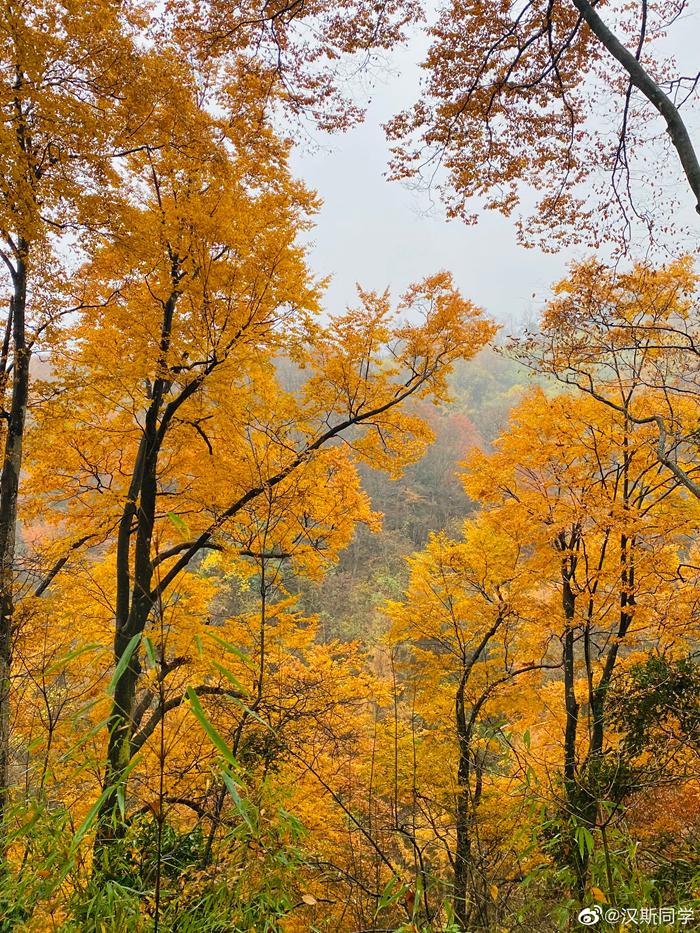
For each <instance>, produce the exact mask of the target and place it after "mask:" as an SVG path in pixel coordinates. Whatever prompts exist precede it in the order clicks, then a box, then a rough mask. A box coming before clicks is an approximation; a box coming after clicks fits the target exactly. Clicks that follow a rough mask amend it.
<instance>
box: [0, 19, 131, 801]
mask: <svg viewBox="0 0 700 933" xmlns="http://www.w3.org/2000/svg"><path fill="white" fill-rule="evenodd" d="M133 26H134V10H133V8H132V7H131V6H130V5H128V4H127V5H126V6H124V7H123V8H119V9H118V8H117V7H111V6H109V5H104V4H102V3H87V4H83V5H81V6H80V8H77V7H75V8H74V7H70V8H68V7H64V6H61V5H57V4H55V3H53V2H46V3H38V4H32V5H31V8H27V7H26V6H25V5H17V4H16V3H14V2H9V3H6V4H4V6H3V12H2V35H3V42H2V53H1V55H2V70H3V75H4V77H3V81H2V84H1V85H0V102H1V107H2V113H3V119H2V124H1V125H0V156H1V161H2V175H1V176H0V237H1V238H2V247H1V248H0V258H1V259H2V261H3V264H4V266H3V271H4V273H5V276H4V278H3V279H2V280H0V281H1V284H2V288H3V300H8V311H7V314H6V316H5V319H4V338H3V342H2V350H1V352H0V370H1V371H0V397H1V399H2V415H3V419H2V426H3V430H2V445H3V450H4V455H3V461H2V464H3V465H2V471H1V473H0V819H1V818H2V817H3V814H4V812H5V808H6V805H7V794H8V787H9V783H10V776H9V738H10V737H9V721H10V720H9V717H10V710H9V702H10V701H9V694H10V680H11V665H12V643H13V637H14V628H15V624H16V619H15V590H16V585H17V580H18V577H19V576H20V567H19V566H18V561H17V523H18V515H19V485H20V474H21V471H22V465H23V448H24V436H25V426H26V419H27V407H28V402H29V394H30V393H29V390H30V381H31V373H32V368H31V359H32V354H33V353H36V352H37V351H38V350H40V349H42V348H46V347H47V346H50V344H51V339H52V336H53V334H54V333H55V331H56V328H57V327H58V325H59V323H60V320H61V318H62V317H63V316H65V315H66V314H68V313H70V311H71V310H73V308H72V306H71V303H70V301H69V300H68V296H67V294H66V290H65V282H66V278H67V276H68V275H69V268H70V262H69V260H68V259H67V256H66V249H67V245H68V238H69V237H71V238H72V243H73V245H74V247H75V248H76V249H79V248H80V242H81V239H82V238H83V237H84V236H85V234H86V232H88V231H89V229H90V226H93V227H95V226H99V224H100V223H101V222H103V221H104V218H105V216H106V215H107V214H108V207H107V205H108V204H109V194H110V188H111V186H112V185H113V184H114V183H115V181H116V178H117V176H116V174H115V172H114V169H113V165H112V163H111V161H110V157H111V156H113V155H114V153H115V147H114V131H115V127H116V126H118V125H119V119H120V118H119V117H117V116H116V115H115V114H116V112H118V111H119V110H120V109H121V108H120V101H121V100H122V99H124V98H128V97H129V94H128V91H127V88H128V86H129V82H130V80H132V79H133V77H134V73H133V68H132V64H133V60H134V58H135V50H134V47H133V43H132V35H133ZM136 84H138V82H136ZM134 91H135V93H136V98H138V87H135V88H134ZM136 112H138V109H137V111H136ZM121 116H122V118H123V114H122V115H121ZM77 300H78V302H79V303H80V301H81V299H80V298H79V297H78V299H77ZM59 569H60V568H59ZM49 582H50V581H49ZM44 588H45V587H44Z"/></svg>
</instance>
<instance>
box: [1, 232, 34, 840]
mask: <svg viewBox="0 0 700 933" xmlns="http://www.w3.org/2000/svg"><path fill="white" fill-rule="evenodd" d="M18 254H19V255H18V259H17V263H16V266H15V270H14V273H13V276H12V278H13V295H12V299H11V308H10V314H11V316H12V345H13V373H12V394H11V399H10V407H9V411H8V412H7V413H6V419H7V428H6V430H7V433H6V436H5V450H4V459H3V464H2V471H1V472H0V827H1V825H2V823H3V822H4V819H5V817H6V813H7V807H8V802H9V797H10V677H11V667H12V638H13V627H14V608H15V606H14V574H15V552H16V534H17V498H18V492H19V476H20V472H21V469H22V442H23V439H24V425H25V421H26V414H27V400H28V395H29V361H30V350H29V348H28V347H27V343H26V336H25V313H26V303H27V267H26V263H27V243H26V242H25V241H24V240H20V241H19V244H18ZM0 834H1V835H0V845H1V844H2V841H3V840H4V832H3V831H2V829H1V828H0Z"/></svg>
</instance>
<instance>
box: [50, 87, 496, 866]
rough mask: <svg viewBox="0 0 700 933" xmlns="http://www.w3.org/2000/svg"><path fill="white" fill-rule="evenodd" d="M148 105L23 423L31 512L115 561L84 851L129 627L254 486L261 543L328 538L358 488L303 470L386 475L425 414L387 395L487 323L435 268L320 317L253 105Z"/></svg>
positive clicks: (112, 792) (119, 719)
mask: <svg viewBox="0 0 700 933" xmlns="http://www.w3.org/2000/svg"><path fill="white" fill-rule="evenodd" d="M248 87H249V85H248V83H247V82H246V86H245V88H244V91H245V90H246V89H247V88H248ZM168 107H169V104H168ZM154 119H161V120H162V121H163V132H164V133H167V134H168V136H169V138H170V139H171V141H172V142H171V146H168V147H164V148H156V147H152V146H149V147H147V148H145V149H139V150H138V151H136V152H134V153H132V154H131V155H130V156H129V157H128V162H127V164H128V167H129V172H130V176H131V189H130V191H131V192H133V193H132V194H130V198H129V200H128V201H127V202H125V203H124V204H123V206H122V208H121V210H120V212H119V213H116V211H115V219H114V223H115V226H116V228H117V235H116V236H115V238H114V240H113V242H111V243H107V244H105V246H104V248H103V249H101V250H100V251H98V252H97V253H96V254H95V258H94V259H93V260H92V261H91V262H89V263H88V264H87V265H86V267H85V268H84V269H83V270H82V272H81V274H80V277H79V281H80V283H81V284H80V287H81V289H82V290H84V291H85V292H86V293H87V294H89V295H91V296H94V299H93V300H92V302H91V304H92V305H93V306H96V308H97V310H96V311H95V312H92V313H90V314H86V315H83V316H82V318H81V319H80V320H79V322H78V323H77V324H76V326H75V327H74V328H73V329H72V330H70V331H68V332H67V333H66V340H67V341H69V343H66V345H65V346H66V349H65V351H64V352H65V354H66V363H65V364H64V366H63V368H62V371H61V373H60V374H57V376H56V379H55V380H54V382H53V383H52V384H51V386H50V387H49V391H50V395H51V398H49V399H47V402H46V404H45V405H43V406H42V408H41V415H40V416H39V417H38V419H37V423H36V431H37V432H38V433H40V434H41V436H42V445H41V449H40V450H39V448H37V454H38V456H37V462H36V466H35V468H34V475H35V482H36V483H37V484H38V485H39V486H40V487H43V488H51V489H52V490H53V493H52V495H51V497H50V498H49V500H48V502H47V503H46V504H47V506H49V508H51V507H53V508H55V507H56V506H57V505H58V504H59V503H65V504H66V505H67V511H65V512H64V511H63V510H62V511H60V512H58V511H55V512H54V513H53V518H54V520H55V521H57V522H58V523H59V524H60V525H64V526H65V527H66V528H67V529H70V532H69V533H70V534H71V535H72V536H75V534H76V533H77V530H78V528H80V529H82V531H81V534H83V533H87V532H86V529H87V528H88V527H89V528H90V533H91V534H94V536H95V537H94V539H93V540H92V542H91V543H92V545H93V547H97V546H98V545H100V546H102V547H107V548H108V549H109V553H110V555H111V556H110V560H112V561H113V562H114V582H113V593H114V600H115V646H114V670H115V674H114V677H115V681H114V684H113V689H114V704H113V708H112V712H111V714H110V718H109V721H110V728H109V736H110V738H109V749H108V753H107V762H106V771H105V776H104V787H103V806H102V818H101V823H100V833H99V836H98V851H101V850H104V847H105V846H106V845H107V843H108V842H109V841H110V840H111V839H112V838H113V837H114V835H115V832H116V835H119V833H120V832H121V831H122V829H123V820H120V819H119V818H118V813H119V808H118V807H117V792H119V794H123V786H124V783H125V779H126V775H127V773H128V771H129V769H130V766H131V762H132V759H133V756H134V754H136V752H137V751H138V750H139V748H140V741H138V740H137V739H136V737H135V736H136V731H135V710H136V703H137V690H138V687H139V684H140V681H141V674H142V671H141V662H140V658H141V655H142V641H143V638H144V634H145V633H146V631H147V627H148V626H149V624H152V622H153V618H154V615H153V614H154V613H155V612H157V611H160V610H159V609H158V607H159V606H162V605H164V604H167V602H168V600H169V599H174V598H175V596H174V588H175V586H176V585H177V586H180V585H182V580H183V579H189V577H188V573H189V570H190V568H191V567H194V566H195V565H194V564H193V562H194V561H195V559H199V558H200V557H201V556H202V554H204V553H205V552H207V551H211V550H215V551H220V550H222V549H227V548H231V550H232V551H233V553H234V555H235V559H236V560H238V559H239V558H240V555H241V554H246V553H250V554H251V555H252V556H253V557H255V556H257V555H256V554H255V553H254V552H253V551H251V543H250V535H251V533H252V530H253V529H254V528H256V527H257V524H258V522H259V521H260V520H261V519H260V514H259V510H260V509H264V508H266V503H267V501H268V498H267V497H268V496H269V495H270V494H271V493H272V492H273V491H275V492H276V496H275V499H274V501H275V502H276V503H277V502H284V503H285V511H286V514H287V515H290V516H291V518H290V519H288V520H285V521H282V519H281V518H280V517H279V515H276V517H275V519H274V521H273V527H274V529H275V532H274V534H271V535H270V539H269V542H268V545H267V546H268V548H269V549H270V552H271V553H286V552H288V550H289V547H290V544H291V543H294V542H298V541H303V540H306V541H307V542H310V543H314V544H315V547H316V550H317V549H318V547H319V541H318V539H319V538H322V537H323V536H325V537H326V538H327V539H328V540H327V542H326V546H327V547H328V550H329V553H330V554H332V553H334V552H336V551H337V549H338V548H339V547H340V546H342V545H343V544H344V543H346V542H347V540H348V537H349V533H350V531H351V529H352V526H353V524H354V522H355V521H357V520H361V519H362V517H363V515H364V514H365V512H366V505H365V504H364V499H363V498H362V497H361V496H360V497H359V498H358V499H357V502H356V504H355V505H353V504H352V503H351V501H350V500H348V503H347V518H346V519H344V523H343V524H340V523H339V524H338V525H335V524H333V521H334V520H333V519H332V518H331V517H328V518H325V517H323V504H322V503H320V502H318V501H314V498H313V496H314V489H315V484H318V483H322V486H321V488H323V489H324V490H325V494H326V496H328V494H329V493H330V491H331V490H332V489H334V488H338V489H339V490H340V489H343V488H344V489H346V490H347V493H346V495H348V496H349V495H350V490H351V489H352V481H351V477H352V469H353V467H352V464H353V462H354V461H364V462H368V463H371V464H373V465H376V466H378V467H380V468H384V469H387V470H389V471H391V472H392V473H394V474H395V473H396V472H398V470H400V468H401V466H402V465H403V464H406V463H408V462H410V461H411V460H412V459H414V458H415V457H416V456H418V455H419V453H420V452H421V450H422V449H423V447H424V445H425V443H426V442H427V440H428V439H429V432H428V431H427V429H426V428H425V427H424V425H423V423H422V422H421V421H420V419H418V418H417V417H416V416H413V415H411V414H408V413H405V412H402V410H401V406H402V403H404V402H405V401H406V400H407V399H409V398H415V399H420V398H425V397H428V396H429V395H433V396H435V397H436V398H441V397H442V396H443V395H444V393H445V392H446V377H447V374H448V372H449V369H450V365H451V363H452V362H453V361H454V360H455V359H457V358H460V357H465V356H467V357H468V356H469V355H471V354H472V353H474V352H476V351H477V350H478V349H479V348H480V347H481V346H482V345H483V344H484V343H485V342H486V341H487V340H488V339H489V337H490V336H491V334H492V333H493V327H492V326H491V325H490V324H488V323H487V322H486V321H484V320H483V318H482V317H481V315H480V313H479V312H478V311H477V310H476V309H475V308H474V307H473V306H472V305H470V304H469V303H468V302H466V301H464V300H463V299H462V298H461V297H460V296H459V294H458V293H457V292H456V290H455V289H454V287H453V285H452V283H451V280H450V278H449V276H448V275H446V274H439V275H436V276H433V277H432V278H429V279H427V280H426V281H425V282H424V283H422V284H420V285H416V286H414V287H412V288H411V289H410V290H409V292H408V293H407V295H406V296H405V298H404V299H403V301H402V303H401V305H400V308H401V309H402V310H403V311H404V312H406V314H409V315H415V317H416V319H417V320H418V321H419V323H417V324H414V325H408V324H402V323H400V322H396V323H394V321H393V320H392V317H393V315H392V311H391V308H390V302H389V297H388V295H386V294H385V295H373V294H369V293H364V292H361V293H360V299H361V306H360V308H359V309H358V310H354V311H349V312H348V313H347V314H346V315H343V316H340V317H338V318H336V319H335V320H334V321H333V323H332V324H331V325H330V326H329V327H328V328H325V329H324V328H321V327H320V326H319V325H318V324H317V323H316V322H315V321H314V319H313V314H314V312H315V310H316V294H317V290H316V288H315V287H314V285H313V284H312V283H310V282H309V280H308V276H307V274H306V271H305V268H304V256H303V251H302V250H301V248H300V247H298V246H297V245H296V244H295V237H296V234H297V232H298V231H299V230H300V229H301V228H302V227H303V226H304V225H305V224H306V216H307V214H308V212H309V211H310V210H311V209H312V208H313V206H314V201H313V198H312V197H311V196H310V195H309V193H308V192H307V191H306V190H305V189H304V188H303V186H301V185H299V184H298V183H296V182H294V181H293V180H292V179H291V178H290V176H289V174H288V171H287V168H286V156H287V150H288V146H287V145H286V144H285V143H282V142H280V141H278V140H277V139H276V137H275V136H274V134H273V133H272V131H271V130H269V131H265V130H264V128H261V127H260V126H259V125H258V124H257V123H256V125H255V135H254V136H251V135H250V127H249V126H248V124H247V123H246V122H245V121H241V122H240V123H237V124H234V125H231V124H230V123H229V122H228V121H227V120H226V119H224V118H215V117H212V116H210V115H209V114H208V113H207V112H205V111H203V110H202V109H201V108H200V107H199V105H198V102H197V101H196V99H195V97H194V92H193V93H192V94H191V95H190V96H189V97H188V96H187V95H185V94H184V93H183V94H182V97H181V100H180V106H179V108H178V110H177V111H176V112H172V111H170V110H169V109H167V110H166V111H165V112H164V113H163V115H162V116H160V117H159V115H158V113H157V114H156V117H155V118H154ZM253 143H254V144H255V148H253ZM136 195H138V198H139V202H138V203H137V202H136V201H135V197H136ZM285 356H286V357H289V358H291V359H292V360H294V361H295V362H296V363H297V365H300V366H303V367H308V369H309V370H310V372H311V375H310V377H309V378H308V380H307V382H306V383H305V385H304V386H303V388H302V390H301V391H299V392H297V393H289V392H284V391H283V390H282V389H281V388H280V386H279V384H278V381H277V378H276V372H275V366H274V361H275V359H276V358H279V357H285ZM343 437H345V438H346V440H345V447H344V448H341V447H338V446H337V442H338V441H339V440H340V439H341V438H343ZM57 464H60V466H59V473H58V477H56V468H57ZM321 478H322V479H321ZM290 503H294V505H293V508H292V507H291V506H290ZM45 514H46V515H47V516H50V514H51V513H50V512H45ZM265 520H266V521H270V519H269V516H267V517H266V519H265ZM298 560H299V559H298ZM299 565H300V566H301V562H300V560H299ZM183 575H184V576H183ZM171 594H173V595H172V596H171ZM113 824H114V825H113Z"/></svg>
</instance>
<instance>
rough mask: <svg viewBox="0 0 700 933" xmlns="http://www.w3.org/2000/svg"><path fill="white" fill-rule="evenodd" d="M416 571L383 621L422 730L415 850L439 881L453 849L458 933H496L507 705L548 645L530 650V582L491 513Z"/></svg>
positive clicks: (518, 550) (416, 564)
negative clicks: (449, 765)
mask: <svg viewBox="0 0 700 933" xmlns="http://www.w3.org/2000/svg"><path fill="white" fill-rule="evenodd" d="M410 563H411V580H410V583H409V586H408V588H407V590H406V594H405V597H404V601H402V602H400V603H399V602H393V603H390V604H389V606H388V609H387V612H388V614H389V617H390V619H391V621H392V626H391V629H390V632H389V634H388V640H389V643H390V644H391V645H393V646H394V647H395V648H396V649H397V650H399V651H401V649H402V647H403V646H405V647H403V650H404V651H405V652H406V653H407V655H408V657H407V658H406V660H405V661H404V666H405V667H406V668H407V670H406V671H405V673H404V679H405V681H404V683H405V685H404V690H405V691H406V692H410V694H411V714H412V716H414V717H415V718H416V719H417V721H418V722H419V723H422V724H423V725H422V726H419V727H418V728H419V736H418V738H417V742H418V745H419V747H418V751H417V755H418V756H419V758H420V760H421V775H420V777H418V776H417V775H414V778H413V780H414V781H415V782H420V783H419V785H418V792H417V793H414V798H415V799H414V801H413V805H414V807H415V808H416V809H417V813H416V814H415V815H414V817H413V844H414V846H415V847H416V848H418V850H419V851H420V852H421V856H422V857H421V864H426V865H431V866H432V871H433V872H437V864H439V863H437V859H436V858H435V855H434V854H433V852H432V847H433V846H435V845H436V844H437V843H442V844H447V841H448V840H449V848H448V850H447V852H446V856H447V858H446V862H447V864H448V865H449V866H450V867H451V871H452V875H453V879H452V884H451V885H450V886H449V888H450V896H451V900H452V902H453V904H454V916H455V918H456V919H457V921H458V922H459V924H460V928H461V929H465V930H467V929H472V928H474V927H475V926H478V927H479V928H484V929H489V928H490V926H489V924H490V921H492V920H493V916H492V912H491V907H492V905H493V904H494V898H493V897H492V894H491V892H490V890H489V889H490V888H491V887H492V885H493V874H492V873H493V871H494V865H495V864H497V863H498V861H499V860H500V858H501V853H500V851H499V850H498V848H497V843H496V840H497V839H498V838H499V836H500V835H501V834H502V833H503V832H504V831H508V830H506V829H504V824H506V823H507V822H508V821H509V819H510V818H511V814H510V812H509V811H508V812H507V815H505V814H504V813H503V812H502V816H505V818H504V819H502V820H499V818H498V815H497V813H495V812H494V811H493V809H492V807H493V803H494V797H495V795H496V794H498V795H499V798H498V799H500V800H501V801H502V799H503V795H505V794H507V793H508V790H507V788H508V778H507V774H508V765H507V764H506V763H505V760H504V759H505V755H504V749H503V743H502V740H503V736H502V733H501V724H502V722H503V710H504V707H506V706H507V705H508V703H507V699H506V698H505V697H504V694H505V693H506V692H507V687H508V686H512V685H513V684H514V683H515V682H518V680H519V679H520V678H522V679H523V680H524V681H527V677H523V675H528V674H530V675H531V674H532V673H533V672H535V671H540V670H542V669H543V668H544V667H546V666H547V664H546V663H545V662H542V663H535V661H534V660H529V658H530V657H531V655H532V654H533V653H534V654H537V652H538V650H541V645H539V644H537V643H536V642H535V643H534V644H533V641H532V640H531V639H530V640H528V635H527V633H526V629H525V626H524V625H523V619H522V618H521V617H520V615H519V613H520V612H522V611H523V610H524V608H525V605H526V602H527V594H528V590H530V589H531V588H532V587H533V585H535V583H534V580H533V578H532V576H531V575H530V573H529V572H528V569H527V567H526V562H525V561H524V550H523V548H522V546H521V543H520V542H519V541H518V540H517V539H516V538H513V537H511V535H510V534H509V532H508V531H506V532H505V533H503V532H502V530H501V528H500V527H499V522H498V520H493V516H491V515H489V514H484V515H481V516H479V517H478V518H476V519H474V520H473V521H467V522H465V526H464V533H463V538H462V540H460V541H451V540H448V539H447V538H446V537H445V536H444V535H435V536H433V537H431V539H430V541H429V543H428V546H427V548H426V549H425V551H423V552H422V553H421V554H419V555H417V556H415V557H413V558H412V559H411V561H410ZM524 658H527V659H528V660H523V659H524ZM551 666H553V667H557V666H558V664H556V663H554V664H553V665H551ZM530 680H532V678H530ZM521 686H522V683H521ZM446 758H447V760H448V761H452V760H454V762H455V764H454V767H453V771H452V773H451V774H450V773H449V772H447V773H445V772H444V763H445V759H446ZM441 771H442V774H441ZM426 777H428V778H429V780H430V787H429V788H428V787H424V786H423V783H422V781H423V780H425V779H426ZM421 778H422V780H421ZM485 802H486V803H487V805H488V810H489V813H488V817H486V816H484V815H483V811H484V803H485ZM506 809H507V808H506ZM431 828H432V829H433V832H432V833H431V832H430V829H431ZM440 830H441V831H442V834H444V835H442V836H441V834H440ZM435 836H436V837H437V838H434V837H435ZM426 839H427V840H429V842H428V841H423V840H426ZM421 842H422V843H423V844H422V847H421V846H420V843H421ZM436 863H437V864H436ZM443 868H444V866H443ZM427 919H430V918H429V917H428V918H427Z"/></svg>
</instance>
